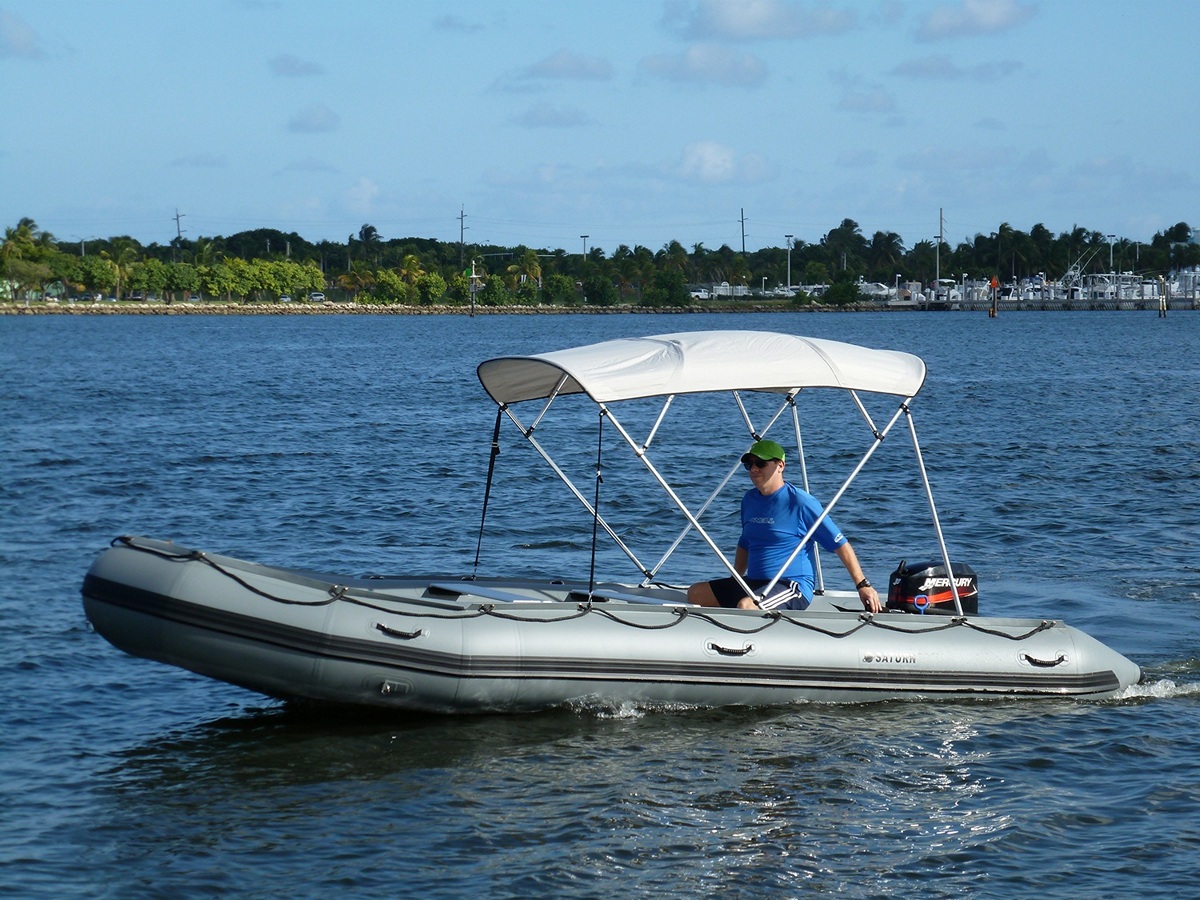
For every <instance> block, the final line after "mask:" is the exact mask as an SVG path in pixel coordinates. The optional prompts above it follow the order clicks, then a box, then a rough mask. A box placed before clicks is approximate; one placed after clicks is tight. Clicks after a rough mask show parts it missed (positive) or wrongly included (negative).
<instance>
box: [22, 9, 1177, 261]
mask: <svg viewBox="0 0 1200 900" xmlns="http://www.w3.org/2000/svg"><path fill="white" fill-rule="evenodd" d="M1198 48H1200V3H1198V2H1195V0H1140V2H1133V0H946V2H941V0H930V2H924V0H879V2H850V0H823V2H808V0H740V2H737V0H662V2H657V0H506V2H484V0H395V2H386V0H0V108H2V109H3V118H2V120H0V121H2V122H3V124H2V125H0V129H2V130H3V135H4V140H3V141H2V142H0V223H2V224H3V225H5V226H12V225H15V224H16V222H17V221H18V220H19V219H20V218H21V217H23V216H29V217H31V218H33V219H34V220H35V221H36V222H37V223H38V225H39V226H40V227H41V228H43V229H45V230H48V231H50V232H52V233H53V234H54V235H55V236H56V237H57V238H59V239H60V240H73V239H83V240H86V239H88V238H93V237H109V236H113V235H118V234H129V235H132V236H133V237H135V238H137V239H138V240H140V241H142V242H144V243H149V242H151V241H157V242H159V243H166V242H168V241H169V240H170V239H171V238H172V237H174V236H175V229H176V220H175V218H174V216H175V213H176V211H178V212H179V213H181V214H182V216H183V217H182V218H181V219H180V220H179V221H180V223H181V225H182V228H183V230H184V233H185V236H186V237H191V238H195V237H200V236H212V235H216V234H226V235H227V234H233V233H235V232H237V231H242V230H246V229H252V228H258V227H269V228H278V229H280V230H283V231H296V232H298V233H300V234H301V235H302V236H304V237H305V238H308V239H309V240H320V239H330V240H337V241H345V240H346V238H347V236H348V235H349V234H351V233H357V232H358V229H359V228H360V227H361V226H362V225H364V224H371V225H374V226H375V227H376V229H378V231H379V233H380V235H381V236H382V237H384V238H385V239H390V238H395V237H408V236H417V237H431V238H437V239H439V240H445V241H457V240H458V238H459V224H460V219H459V213H460V210H461V211H464V212H465V213H466V218H465V224H466V226H467V230H466V232H465V234H466V240H467V241H468V242H475V243H496V244H505V245H515V244H526V245H529V246H535V247H549V248H558V247H561V248H564V249H567V250H569V251H572V252H574V251H575V250H576V249H580V248H581V246H582V243H583V241H582V240H581V238H580V235H583V234H587V235H588V239H587V246H588V247H589V248H591V247H601V248H604V249H605V251H606V252H608V253H611V252H612V251H613V250H614V249H615V248H616V247H617V246H618V245H619V244H628V245H630V246H634V245H636V244H644V245H646V246H648V247H650V248H651V249H655V250H657V249H658V248H660V247H661V246H663V244H665V243H666V242H668V241H670V240H678V241H680V242H681V243H683V244H684V245H685V246H687V247H689V248H690V247H691V246H692V245H693V244H695V243H698V242H699V243H703V244H704V245H705V246H706V247H708V248H710V249H713V248H716V247H719V246H720V245H722V244H729V245H730V246H731V247H734V248H735V249H737V248H740V246H741V242H742V230H743V223H742V216H743V215H744V220H745V221H744V229H745V235H746V236H745V243H746V247H747V249H749V250H754V249H758V248H760V247H765V246H783V245H784V244H785V238H784V235H785V234H794V235H795V236H796V238H797V239H801V240H805V241H817V240H819V239H820V238H821V236H822V235H823V234H825V233H826V232H827V231H828V230H829V229H831V228H833V227H835V226H837V225H838V224H840V222H841V220H842V219H843V218H851V219H853V220H855V221H856V222H858V224H859V225H860V227H861V229H862V231H863V233H864V234H866V235H867V236H870V235H871V234H873V233H874V232H875V231H876V230H885V231H895V232H897V233H899V234H900V235H901V237H902V238H903V240H904V243H905V245H906V246H912V245H913V244H915V243H917V242H918V241H921V240H927V239H929V238H931V237H933V236H935V235H936V234H937V233H938V223H939V209H941V210H943V211H944V213H943V215H944V222H945V234H946V238H947V240H949V241H951V242H952V243H955V242H958V241H959V240H963V239H967V238H970V237H971V236H973V235H975V234H976V233H980V232H982V233H985V234H987V233H991V232H993V231H995V230H996V229H997V228H998V226H999V225H1000V224H1001V223H1005V222H1006V223H1008V224H1009V225H1011V226H1013V227H1014V228H1017V229H1020V230H1023V231H1028V230H1029V229H1030V228H1032V226H1034V225H1035V224H1038V223H1041V224H1044V225H1045V226H1046V227H1048V228H1049V229H1050V230H1051V231H1053V232H1055V233H1058V232H1062V231H1068V230H1070V229H1072V228H1074V227H1075V226H1076V225H1079V226H1082V227H1086V228H1088V229H1090V230H1096V231H1100V232H1103V233H1106V234H1116V235H1118V236H1120V237H1126V238H1129V239H1131V240H1148V239H1149V238H1150V237H1152V236H1153V234H1154V233H1155V232H1156V231H1160V230H1162V229H1164V228H1167V227H1169V226H1171V225H1174V224H1175V223H1177V222H1180V221H1186V222H1188V223H1189V224H1191V225H1192V226H1193V227H1196V226H1200V49H1198ZM743 211H744V212H743Z"/></svg>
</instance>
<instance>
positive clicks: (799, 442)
mask: <svg viewBox="0 0 1200 900" xmlns="http://www.w3.org/2000/svg"><path fill="white" fill-rule="evenodd" d="M798 393H799V392H797V393H796V394H789V395H788V403H789V404H790V405H791V407H792V427H793V428H794V429H795V431H796V457H797V458H798V459H799V460H800V486H801V487H803V488H804V490H805V492H806V493H809V494H811V493H812V491H811V490H809V487H808V460H807V459H805V457H804V435H803V434H802V432H801V429H800V410H799V409H798V408H797V405H796V397H797V396H798ZM811 555H812V563H813V576H814V581H813V583H814V590H815V591H819V592H820V593H822V594H823V593H825V573H824V572H823V571H822V569H821V554H820V553H818V552H816V548H815V547H814V548H813V549H812V551H811Z"/></svg>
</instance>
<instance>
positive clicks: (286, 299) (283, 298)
mask: <svg viewBox="0 0 1200 900" xmlns="http://www.w3.org/2000/svg"><path fill="white" fill-rule="evenodd" d="M279 302H280V303H291V302H292V298H291V297H289V296H288V295H287V294H283V295H281V296H280V298H279Z"/></svg>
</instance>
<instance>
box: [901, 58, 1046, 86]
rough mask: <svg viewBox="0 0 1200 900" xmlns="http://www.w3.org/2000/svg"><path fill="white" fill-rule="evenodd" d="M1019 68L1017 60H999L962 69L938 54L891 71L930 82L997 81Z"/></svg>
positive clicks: (904, 64) (910, 62)
mask: <svg viewBox="0 0 1200 900" xmlns="http://www.w3.org/2000/svg"><path fill="white" fill-rule="evenodd" d="M1021 68H1022V63H1021V62H1019V61H1018V60H999V61H997V62H987V63H979V64H978V65H974V66H969V67H967V68H963V67H962V66H959V65H958V64H957V63H955V62H953V61H951V59H950V57H948V56H945V55H942V54H938V55H934V56H925V57H921V58H920V59H911V60H909V61H908V62H904V63H901V64H900V65H898V66H896V67H895V68H894V69H892V74H893V75H901V76H904V77H908V78H925V79H929V80H931V81H962V80H971V81H997V80H999V79H1001V78H1004V77H1006V76H1008V75H1011V74H1013V73H1014V72H1017V71H1019V70H1020V69H1021Z"/></svg>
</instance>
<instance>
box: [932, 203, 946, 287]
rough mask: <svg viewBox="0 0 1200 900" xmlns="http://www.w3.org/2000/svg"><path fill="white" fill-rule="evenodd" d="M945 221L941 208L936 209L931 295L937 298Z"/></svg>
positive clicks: (940, 278) (940, 275) (940, 277)
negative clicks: (936, 223)
mask: <svg viewBox="0 0 1200 900" xmlns="http://www.w3.org/2000/svg"><path fill="white" fill-rule="evenodd" d="M945 233H946V220H945V217H943V216H942V208H941V207H940V206H939V207H938V243H937V254H936V255H935V257H934V259H935V262H934V266H933V295H934V296H935V297H936V296H937V284H938V282H939V281H941V280H942V241H943V240H945Z"/></svg>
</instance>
